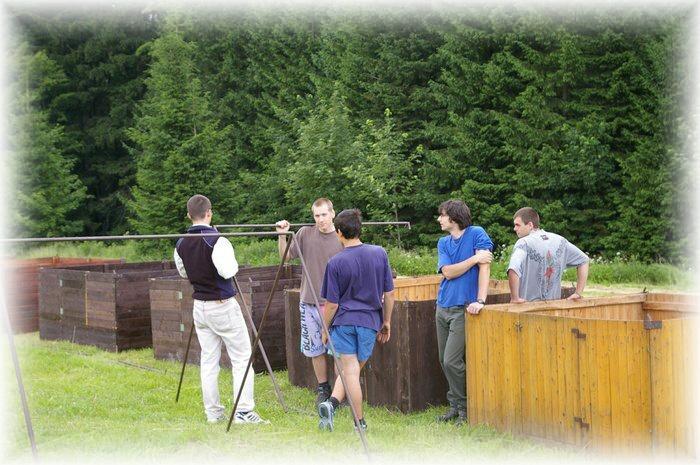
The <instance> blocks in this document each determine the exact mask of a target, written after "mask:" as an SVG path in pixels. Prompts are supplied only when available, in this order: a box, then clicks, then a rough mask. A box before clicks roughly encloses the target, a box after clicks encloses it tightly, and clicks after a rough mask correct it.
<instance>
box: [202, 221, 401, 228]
mask: <svg viewBox="0 0 700 465" xmlns="http://www.w3.org/2000/svg"><path fill="white" fill-rule="evenodd" d="M314 225H315V223H290V225H289V226H290V227H292V228H300V227H302V226H314ZM275 226H276V225H275V223H259V224H217V225H215V226H214V227H215V228H274V227H275ZM362 226H402V227H405V228H408V229H411V222H410V221H368V222H366V223H365V222H363V223H362Z"/></svg>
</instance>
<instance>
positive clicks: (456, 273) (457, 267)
mask: <svg viewBox="0 0 700 465" xmlns="http://www.w3.org/2000/svg"><path fill="white" fill-rule="evenodd" d="M492 260H493V254H492V253H491V252H489V251H488V250H477V251H476V253H475V254H474V255H472V256H471V257H469V258H467V259H466V260H463V261H461V262H457V263H453V264H452V265H445V266H443V267H442V268H441V269H440V272H441V273H442V275H443V276H444V277H445V279H455V278H459V277H460V276H462V275H463V274H464V273H466V272H467V271H469V270H470V269H471V268H472V267H473V266H474V265H481V264H489V263H491V261H492Z"/></svg>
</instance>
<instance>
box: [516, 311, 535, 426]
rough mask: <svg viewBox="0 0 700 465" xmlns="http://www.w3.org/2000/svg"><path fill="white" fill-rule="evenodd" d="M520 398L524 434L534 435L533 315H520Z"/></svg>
mask: <svg viewBox="0 0 700 465" xmlns="http://www.w3.org/2000/svg"><path fill="white" fill-rule="evenodd" d="M520 324H521V327H520V348H521V351H522V352H521V356H520V361H521V362H520V380H521V385H520V398H521V408H522V431H523V434H527V435H534V434H535V427H534V418H533V415H534V413H533V398H534V395H535V393H534V389H533V379H535V377H536V374H535V370H534V357H533V356H532V352H533V349H532V344H533V340H534V339H535V335H534V331H533V327H534V325H533V324H532V315H528V314H521V315H520Z"/></svg>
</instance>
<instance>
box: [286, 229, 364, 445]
mask: <svg viewBox="0 0 700 465" xmlns="http://www.w3.org/2000/svg"><path fill="white" fill-rule="evenodd" d="M292 241H293V242H294V245H295V246H296V249H297V253H298V254H299V260H300V261H301V270H302V273H304V276H305V277H306V282H307V284H308V286H309V289H310V290H311V294H312V295H313V296H314V305H316V311H317V312H318V318H319V320H320V321H321V325H323V331H324V332H325V333H326V334H327V335H328V346H329V347H330V349H331V353H332V355H333V363H334V364H335V369H336V371H337V373H338V377H339V378H340V382H341V383H342V384H343V389H344V390H345V397H346V398H347V400H348V405H349V406H350V410H351V411H352V417H353V421H354V423H355V430H356V431H357V432H358V433H359V435H360V442H362V447H363V449H364V452H365V455H366V456H367V459H370V458H371V456H370V453H369V446H368V444H367V436H366V434H365V430H364V429H363V428H362V427H361V426H360V418H359V417H358V416H357V410H356V409H355V403H354V402H353V399H352V397H351V395H350V390H349V389H348V383H347V382H346V381H345V373H343V367H342V364H341V363H340V357H339V356H338V352H336V350H335V346H334V345H333V341H332V340H331V333H330V331H329V328H328V326H327V325H326V321H325V320H324V319H323V315H321V305H320V302H319V301H318V297H317V296H318V294H316V290H315V289H314V285H313V283H312V282H311V276H309V272H308V270H307V269H306V263H305V262H304V254H302V253H301V247H299V243H298V242H297V240H296V236H295V235H293V236H292Z"/></svg>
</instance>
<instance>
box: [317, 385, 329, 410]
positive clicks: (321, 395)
mask: <svg viewBox="0 0 700 465" xmlns="http://www.w3.org/2000/svg"><path fill="white" fill-rule="evenodd" d="M330 397H331V387H330V385H326V386H319V387H317V388H316V408H318V406H319V405H320V404H321V403H323V402H325V401H327V400H328V399H329V398H330Z"/></svg>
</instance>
